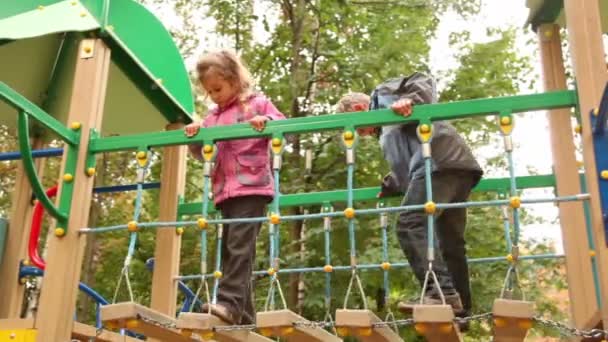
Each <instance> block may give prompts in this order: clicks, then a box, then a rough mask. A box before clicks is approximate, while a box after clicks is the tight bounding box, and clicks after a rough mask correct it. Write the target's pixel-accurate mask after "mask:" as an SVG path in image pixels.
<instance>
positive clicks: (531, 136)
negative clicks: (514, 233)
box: [150, 0, 563, 253]
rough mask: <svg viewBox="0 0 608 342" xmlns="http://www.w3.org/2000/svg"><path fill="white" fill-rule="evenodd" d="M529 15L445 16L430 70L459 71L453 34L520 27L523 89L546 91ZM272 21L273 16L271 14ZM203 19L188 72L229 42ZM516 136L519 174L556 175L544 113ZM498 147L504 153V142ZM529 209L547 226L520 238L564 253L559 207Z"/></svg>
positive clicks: (517, 7)
mask: <svg viewBox="0 0 608 342" xmlns="http://www.w3.org/2000/svg"><path fill="white" fill-rule="evenodd" d="M150 9H151V10H153V11H154V12H156V14H157V15H159V17H160V18H161V20H162V21H163V22H164V23H165V25H167V26H169V27H170V28H178V27H179V18H177V16H175V14H173V13H171V12H172V11H171V10H167V9H168V8H162V9H159V8H150ZM268 11H269V9H268V8H266V6H262V5H260V3H259V1H258V2H256V5H255V6H254V12H255V14H257V15H260V16H262V15H263V14H265V13H266V14H267V13H268ZM277 15H278V14H277ZM527 16H528V9H527V8H526V6H525V0H509V1H504V0H483V7H482V10H481V13H479V15H477V16H475V17H472V18H468V19H467V20H465V19H462V18H461V17H459V16H458V15H457V14H455V13H448V14H446V15H445V16H444V17H442V18H441V23H440V26H439V29H438V31H437V33H436V38H435V39H434V40H433V41H432V42H431V56H430V57H431V70H432V72H433V73H434V74H440V72H441V71H445V70H447V69H450V68H455V67H457V64H456V60H455V58H454V54H455V52H456V51H453V50H451V49H450V47H449V44H448V38H449V35H450V33H452V32H460V31H463V30H465V29H468V30H469V31H470V32H471V38H472V39H473V41H475V42H486V41H489V39H490V38H489V37H487V36H486V28H488V27H501V28H504V27H509V26H511V27H516V28H517V29H518V30H517V34H518V38H517V46H518V49H519V51H520V53H521V54H524V55H527V56H530V57H531V63H532V66H533V67H534V72H533V73H532V74H531V75H530V78H535V79H536V80H537V81H536V82H535V85H536V89H534V90H529V89H527V86H522V93H530V92H542V79H541V76H540V59H539V54H538V49H537V45H536V44H532V45H527V44H526V41H529V40H533V41H536V38H535V34H534V33H533V32H532V31H531V30H530V29H529V28H525V29H524V28H523V24H524V23H525V20H526V18H527ZM270 17H272V15H271V16H270ZM202 18H203V19H201V22H200V24H199V27H202V28H206V29H203V30H202V32H200V36H201V37H203V38H202V41H201V48H200V49H199V51H197V52H196V53H194V54H193V56H191V57H189V58H187V59H186V64H187V66H188V68H192V67H193V66H194V63H195V61H196V58H197V56H198V55H199V54H200V53H201V52H202V50H203V48H204V49H205V50H210V49H214V48H220V47H226V42H224V41H222V40H221V38H218V37H217V36H215V35H214V34H213V28H214V26H215V21H214V20H213V19H209V18H205V16H204V14H203V15H202ZM254 37H255V39H256V40H257V41H259V42H266V41H267V39H268V33H267V32H265V31H264V29H263V28H262V26H261V24H260V25H256V26H255V27H254ZM440 86H441V83H440ZM513 138H514V143H515V146H516V147H515V151H514V158H515V165H516V175H518V176H523V175H528V174H530V171H529V170H530V169H532V170H534V171H535V172H536V173H537V174H547V173H551V172H552V170H551V165H552V158H551V150H550V145H549V134H548V127H547V120H546V118H545V113H543V112H541V113H538V112H537V113H528V114H526V115H522V116H521V117H519V118H517V120H516V123H515V129H514V131H513ZM496 148H499V149H502V141H501V143H500V144H499V145H497V146H496ZM478 153H480V154H484V153H483V151H479V152H478ZM492 154H493V153H492ZM481 158H483V157H481ZM488 176H491V177H505V176H508V171H507V170H503V171H502V172H498V173H496V172H493V173H492V174H488ZM524 196H529V197H534V198H538V197H550V196H553V192H552V190H551V189H546V190H542V189H539V190H528V191H526V193H525V194H524ZM528 208H530V210H531V211H532V213H533V214H534V215H536V216H539V217H542V218H543V219H544V221H545V222H544V223H542V224H532V225H527V226H525V227H523V228H522V234H523V236H522V238H523V239H528V238H533V239H542V238H547V239H549V240H551V241H554V242H555V247H556V249H557V252H559V253H561V252H563V248H562V242H561V232H560V229H559V223H557V221H556V219H557V214H558V211H557V208H556V207H555V206H554V205H552V204H535V205H533V206H531V207H528ZM496 220H500V217H497V218H496Z"/></svg>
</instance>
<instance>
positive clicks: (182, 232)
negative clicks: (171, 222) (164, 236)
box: [175, 227, 184, 235]
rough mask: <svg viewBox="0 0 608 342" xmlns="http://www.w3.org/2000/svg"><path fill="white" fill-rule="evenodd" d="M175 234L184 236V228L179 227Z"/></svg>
mask: <svg viewBox="0 0 608 342" xmlns="http://www.w3.org/2000/svg"><path fill="white" fill-rule="evenodd" d="M175 234H177V235H182V234H184V228H182V227H179V228H177V229H175Z"/></svg>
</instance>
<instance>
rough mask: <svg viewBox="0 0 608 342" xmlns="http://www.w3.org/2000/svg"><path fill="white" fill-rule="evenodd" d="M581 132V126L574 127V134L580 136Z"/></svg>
mask: <svg viewBox="0 0 608 342" xmlns="http://www.w3.org/2000/svg"><path fill="white" fill-rule="evenodd" d="M582 131H583V126H581V125H576V126H574V132H575V133H576V134H581V132H582Z"/></svg>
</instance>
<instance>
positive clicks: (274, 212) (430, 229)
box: [80, 106, 608, 341]
mask: <svg viewBox="0 0 608 342" xmlns="http://www.w3.org/2000/svg"><path fill="white" fill-rule="evenodd" d="M421 107H425V106H421ZM489 113H491V114H496V112H492V111H490V110H486V111H483V112H481V114H484V115H487V114H489ZM512 113H513V111H501V112H500V114H499V115H498V126H499V129H500V132H501V135H502V138H503V141H504V150H505V153H506V159H507V163H508V169H509V178H508V181H509V198H507V199H498V200H488V201H475V202H462V203H435V202H434V201H433V194H432V179H431V170H432V152H431V148H430V142H431V139H432V135H433V126H432V123H431V120H430V117H429V118H427V119H421V120H420V122H419V124H418V127H417V131H418V136H419V139H420V142H421V144H422V146H423V148H422V150H423V157H424V164H425V182H426V184H425V185H426V193H427V199H426V203H424V204H420V205H406V206H387V205H386V203H385V202H384V201H383V200H379V201H378V204H377V206H376V208H367V209H356V208H355V203H354V202H355V201H354V195H353V194H354V191H355V189H354V188H353V178H354V168H355V149H354V147H355V146H356V142H357V136H356V133H355V129H354V126H347V127H346V128H345V130H344V132H343V133H342V137H341V138H342V139H341V140H342V145H343V148H344V152H345V156H346V176H347V177H346V179H347V187H346V191H345V194H346V198H345V199H344V202H345V203H346V209H345V210H344V211H343V212H336V211H334V210H333V208H332V207H331V204H330V203H329V202H327V201H324V203H322V207H321V211H320V212H319V213H305V214H301V215H281V210H280V208H281V199H282V197H283V195H282V194H281V192H280V177H279V174H280V170H281V164H282V153H283V151H284V147H285V141H284V138H283V136H282V134H278V133H276V132H275V133H273V138H272V140H271V146H270V153H271V155H272V170H273V173H274V182H275V191H276V194H275V197H274V200H273V202H272V203H271V205H270V213H269V215H268V216H265V217H256V218H232V219H223V218H221V217H219V216H216V217H212V216H211V214H210V206H209V198H210V196H209V191H210V175H211V168H212V163H213V162H214V159H215V154H216V152H217V149H216V147H215V145H214V144H213V143H212V142H211V143H205V144H204V145H203V147H202V155H203V176H204V177H203V185H202V192H203V196H202V198H203V201H202V203H201V205H200V217H199V218H197V219H196V220H188V221H186V220H184V221H175V222H138V218H139V214H140V211H141V205H142V191H143V187H142V184H144V179H145V175H146V173H147V172H146V171H147V168H148V166H149V154H148V152H147V151H141V150H140V151H139V152H138V153H137V155H136V158H137V160H138V172H137V174H138V177H137V184H138V185H137V197H136V201H135V211H134V214H133V220H132V221H130V222H128V223H127V224H122V225H115V226H109V227H97V228H83V229H81V230H80V232H81V233H83V234H92V233H103V232H110V231H117V230H125V229H126V230H128V231H129V232H130V240H129V248H128V252H127V255H126V257H125V261H124V265H123V268H122V271H121V275H120V279H119V281H118V285H117V287H116V291H115V296H114V302H115V300H116V297H117V294H118V291H119V288H120V286H121V283H122V280H123V279H125V283H126V286H127V290H128V293H129V298H130V302H129V303H119V304H114V305H109V306H106V307H104V308H102V319H103V321H104V322H105V323H106V326H107V327H109V328H128V329H131V330H134V331H137V332H141V333H144V334H146V333H147V334H148V336H150V337H155V338H162V337H164V338H173V339H175V340H188V341H190V340H192V334H197V335H198V336H199V337H201V338H203V339H218V340H220V341H222V340H238V341H245V340H247V341H249V340H256V341H257V340H260V341H266V340H268V339H267V338H266V337H272V336H274V337H283V338H285V339H287V340H288V341H289V340H294V341H295V340H297V339H298V338H302V337H306V338H308V339H309V340H316V341H334V340H336V341H339V340H341V339H340V338H339V337H338V336H341V337H344V336H349V335H350V336H356V337H357V338H359V339H361V340H364V341H401V340H402V339H401V338H400V337H399V335H398V327H403V326H413V327H414V329H415V330H416V331H417V332H418V333H419V334H420V335H424V336H425V337H426V338H427V339H428V340H430V341H458V340H460V339H461V336H460V334H459V328H458V325H459V324H465V323H468V322H470V321H482V320H488V319H490V318H492V319H493V324H494V334H495V338H500V337H503V338H506V337H509V338H515V339H517V340H523V338H524V337H525V336H526V334H527V331H528V330H529V329H530V328H531V327H532V325H533V323H536V324H540V325H543V326H547V327H550V328H553V329H557V330H559V331H560V332H561V333H563V334H566V335H570V336H571V335H575V336H581V337H606V336H608V333H607V332H606V331H603V330H598V329H594V330H589V331H581V330H577V329H574V328H569V327H567V326H566V325H563V324H560V323H557V322H552V321H549V320H544V319H542V318H538V317H534V313H533V310H532V303H530V302H527V301H526V300H525V293H524V291H523V290H522V289H521V287H520V286H519V275H518V263H519V261H520V260H526V259H541V258H551V257H556V256H555V255H527V256H522V255H520V249H519V242H520V241H519V239H520V226H521V223H520V210H521V206H522V205H527V204H535V203H559V202H567V201H586V200H588V199H589V195H588V194H578V195H572V196H558V197H547V198H521V197H519V195H518V187H517V178H516V177H515V171H514V162H513V142H512V137H511V132H512V130H513V116H512ZM479 114H480V113H477V114H476V115H479ZM434 119H435V118H434ZM286 121H292V120H286ZM292 127H293V126H292ZM269 128H270V130H271V131H272V127H269ZM203 131H204V130H203ZM270 133H272V132H270ZM248 134H249V135H251V133H248ZM303 196H305V195H303ZM487 206H497V207H501V208H502V213H503V224H504V231H505V240H506V249H507V251H508V255H507V257H506V260H507V261H508V262H509V267H508V270H507V272H506V275H505V279H504V282H503V286H502V289H501V291H500V296H499V298H498V299H496V301H495V302H494V307H493V312H492V313H483V314H479V315H473V316H470V317H465V318H457V317H454V314H453V312H452V309H451V307H450V306H449V305H446V302H445V297H444V295H443V293H441V287H440V286H439V283H438V280H437V277H436V275H435V272H434V270H433V261H434V255H435V246H436V242H435V232H434V230H435V214H436V213H437V211H438V210H443V209H450V208H472V207H487ZM415 210H417V211H424V212H425V213H426V215H427V236H428V245H427V255H428V260H429V263H428V266H427V270H426V275H425V280H424V284H423V286H422V290H421V296H420V298H421V302H420V304H421V305H419V306H416V307H415V309H414V314H413V318H410V319H402V320H398V319H395V316H394V314H393V313H392V312H391V310H390V307H389V309H388V314H387V316H386V317H385V318H384V319H380V318H378V317H377V316H376V315H375V314H374V313H373V312H371V311H370V310H369V309H368V304H367V300H366V298H367V297H366V295H365V292H364V287H363V284H362V281H361V279H360V277H359V273H360V271H361V270H366V269H381V270H382V272H383V287H384V293H385V296H386V298H385V299H386V300H387V302H388V299H389V298H388V296H389V293H390V285H389V270H390V269H391V268H394V267H406V266H408V265H407V263H391V262H390V260H389V257H388V232H387V231H388V225H389V223H388V221H389V220H388V215H389V213H399V212H404V211H415ZM364 215H378V216H379V221H380V222H379V225H380V228H381V234H382V235H381V239H382V260H381V262H380V263H376V264H359V263H358V260H357V246H356V232H357V230H356V225H355V218H356V217H359V216H364ZM340 217H343V218H345V219H346V220H347V223H348V239H349V256H350V265H332V260H331V253H330V252H331V233H332V220H333V219H334V218H340ZM310 219H322V220H323V233H324V241H325V245H324V252H325V265H320V266H317V267H301V268H287V269H282V268H281V267H280V266H281V265H280V262H279V261H280V256H279V253H280V242H281V241H280V234H279V229H280V226H281V223H284V222H289V221H296V220H310ZM237 222H264V223H267V224H268V227H269V234H268V236H269V258H268V269H267V270H265V271H262V270H260V271H256V272H254V274H256V275H261V274H266V275H267V276H269V277H270V285H269V288H268V293H267V297H266V300H265V304H264V309H263V311H261V312H259V313H258V314H257V320H256V321H257V322H256V325H227V324H226V323H225V322H222V321H221V320H220V319H219V318H216V317H214V316H212V315H210V312H208V313H203V314H198V313H193V312H191V311H193V308H194V302H196V300H195V301H193V304H192V305H191V306H190V308H189V310H188V311H190V312H184V313H182V314H180V317H179V318H178V320H175V319H174V318H173V317H168V316H164V315H161V314H159V313H155V312H153V310H150V309H148V308H145V307H143V306H140V305H138V304H135V303H134V302H133V292H132V289H131V286H130V281H129V265H130V262H131V260H132V257H133V253H134V247H135V241H136V236H137V233H138V231H139V230H141V229H153V228H158V229H162V228H167V227H176V226H177V227H179V228H177V229H176V233H177V234H182V233H183V232H184V229H190V228H195V229H199V230H200V237H201V242H200V243H201V256H200V257H201V259H200V274H194V275H182V276H177V277H175V280H176V281H177V280H200V281H201V284H200V286H199V288H198V290H197V291H196V297H197V298H200V300H201V301H203V302H207V303H212V304H215V303H216V302H217V292H218V285H219V279H220V278H221V277H222V272H221V268H222V259H221V253H220V251H221V245H222V238H221V237H222V225H223V224H230V223H237ZM210 226H216V228H217V229H216V244H217V245H216V251H217V254H216V257H215V265H214V267H213V271H211V272H210V270H209V265H207V259H208V246H207V240H208V238H209V227H210ZM511 236H512V237H511ZM504 259H505V258H504V257H493V258H481V259H477V260H471V262H492V261H498V260H504ZM347 270H348V271H349V272H350V281H349V283H348V287H347V290H346V294H345V297H344V299H343V307H342V309H339V310H337V311H336V314H335V316H333V315H332V313H331V312H330V307H331V301H332V291H331V290H332V288H331V281H332V276H331V275H332V273H333V272H334V271H347ZM305 272H324V273H325V295H324V296H325V301H324V305H325V310H326V312H325V316H324V319H323V320H322V321H310V320H307V319H305V318H303V317H301V316H299V315H297V314H296V313H294V312H292V311H290V310H289V309H288V307H287V304H286V301H285V297H284V295H283V291H282V286H281V283H280V281H279V277H278V275H279V274H287V273H305ZM594 272H596V270H595V269H594ZM209 281H212V282H213V285H212V287H211V288H210V286H209V283H208V282H209ZM432 284H434V285H435V288H437V289H439V294H440V298H441V302H442V304H441V305H422V304H423V303H422V298H423V297H424V293H425V289H426V288H427V287H428V286H432ZM517 290H519V297H520V298H518V300H515V299H514V295H515V292H516V291H517ZM354 292H358V293H359V295H360V300H361V307H362V309H351V308H349V307H350V306H349V303H350V301H349V300H350V297H351V295H352V294H353V293H354ZM277 297H278V299H279V302H278V303H276V299H277ZM277 307H278V309H277ZM157 328H161V329H160V330H161V332H159V329H157ZM256 330H257V331H258V332H259V333H260V334H261V335H258V334H255V333H254V332H253V331H256ZM263 336H265V337H263Z"/></svg>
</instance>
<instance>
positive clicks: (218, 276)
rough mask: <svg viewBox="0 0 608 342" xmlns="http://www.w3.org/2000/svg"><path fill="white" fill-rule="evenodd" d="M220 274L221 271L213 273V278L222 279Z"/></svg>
mask: <svg viewBox="0 0 608 342" xmlns="http://www.w3.org/2000/svg"><path fill="white" fill-rule="evenodd" d="M222 275H223V274H222V272H221V271H215V272H213V277H215V279H220V278H221V277H222Z"/></svg>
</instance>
